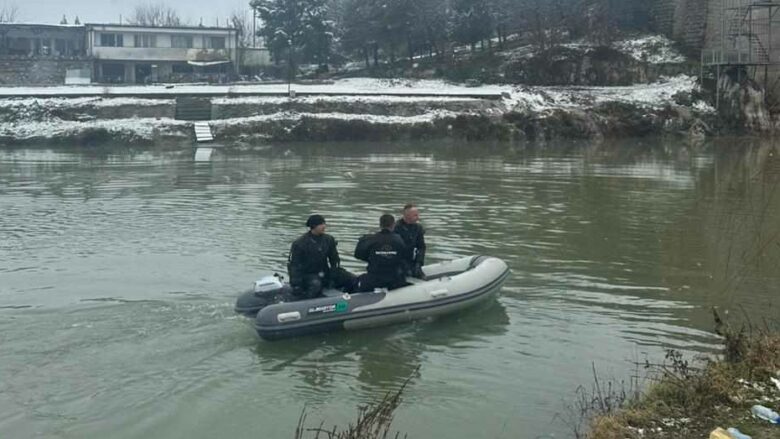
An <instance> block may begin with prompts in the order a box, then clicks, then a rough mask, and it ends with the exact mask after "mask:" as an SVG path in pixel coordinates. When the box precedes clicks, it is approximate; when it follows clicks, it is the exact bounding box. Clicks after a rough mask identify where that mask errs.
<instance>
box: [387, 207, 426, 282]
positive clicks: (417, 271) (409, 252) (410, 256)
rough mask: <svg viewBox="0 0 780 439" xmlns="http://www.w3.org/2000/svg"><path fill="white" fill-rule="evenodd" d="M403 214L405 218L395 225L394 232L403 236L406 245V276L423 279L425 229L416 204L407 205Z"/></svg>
mask: <svg viewBox="0 0 780 439" xmlns="http://www.w3.org/2000/svg"><path fill="white" fill-rule="evenodd" d="M403 214H404V216H403V218H401V219H399V220H398V222H397V223H395V229H394V230H393V231H394V232H395V233H397V234H398V235H399V236H401V239H403V241H404V244H405V245H406V252H405V253H404V270H405V272H404V274H405V275H406V276H412V277H416V278H419V279H422V278H423V277H424V274H423V271H422V267H423V265H425V229H423V226H422V225H421V224H420V211H419V210H417V206H415V205H414V204H407V205H406V206H404V210H403Z"/></svg>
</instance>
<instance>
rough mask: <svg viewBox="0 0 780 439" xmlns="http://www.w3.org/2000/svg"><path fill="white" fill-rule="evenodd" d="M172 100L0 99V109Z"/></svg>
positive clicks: (164, 102)
mask: <svg viewBox="0 0 780 439" xmlns="http://www.w3.org/2000/svg"><path fill="white" fill-rule="evenodd" d="M175 103H176V100H174V99H145V98H127V97H114V98H102V97H77V98H67V97H62V98H29V97H25V98H8V99H2V98H0V108H6V107H11V108H23V107H29V106H31V105H42V106H46V107H48V108H59V107H73V108H80V107H120V106H123V105H135V106H153V105H173V104H175Z"/></svg>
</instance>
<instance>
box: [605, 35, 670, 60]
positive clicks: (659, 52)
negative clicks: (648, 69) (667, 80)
mask: <svg viewBox="0 0 780 439" xmlns="http://www.w3.org/2000/svg"><path fill="white" fill-rule="evenodd" d="M612 46H613V47H614V48H615V49H617V50H619V51H621V52H623V53H626V54H628V55H631V56H632V57H633V58H634V59H636V60H639V61H645V62H649V63H650V64H679V63H684V62H685V56H683V55H682V54H681V53H680V52H678V51H677V50H676V49H675V48H674V46H673V43H672V41H671V40H669V39H668V38H666V37H664V36H661V35H649V36H645V37H641V38H635V39H630V40H623V41H617V42H615V43H613V44H612Z"/></svg>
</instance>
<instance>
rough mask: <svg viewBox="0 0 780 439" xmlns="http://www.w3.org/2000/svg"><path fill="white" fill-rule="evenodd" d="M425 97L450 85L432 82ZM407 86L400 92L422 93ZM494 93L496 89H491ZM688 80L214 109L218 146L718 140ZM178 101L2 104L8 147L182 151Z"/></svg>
mask: <svg viewBox="0 0 780 439" xmlns="http://www.w3.org/2000/svg"><path fill="white" fill-rule="evenodd" d="M424 85H425V87H428V88H431V87H432V86H439V87H442V88H444V87H447V86H449V84H447V83H443V82H439V83H432V82H430V81H429V82H425V83H424ZM416 86H419V84H417V83H414V82H412V81H409V83H403V84H400V85H398V87H399V88H401V87H403V89H412V90H414V89H415V88H414V87H416ZM492 87H495V86H492ZM695 87H696V85H695V81H694V80H693V78H690V77H687V76H681V77H678V78H674V79H669V80H664V81H662V82H658V83H654V84H644V85H636V86H627V87H590V88H586V87H580V88H572V87H568V88H567V87H531V86H521V87H520V86H518V87H514V88H510V87H506V88H504V89H501V90H500V91H501V93H502V94H503V98H502V99H478V98H469V97H462V96H447V95H445V94H442V96H391V95H381V94H377V95H374V96H343V95H335V96H308V97H298V98H287V97H268V96H266V97H263V96H243V97H227V96H226V97H220V98H210V99H207V100H206V109H207V110H206V111H207V115H208V114H209V113H208V112H209V111H210V116H211V120H209V121H208V123H209V125H210V126H211V128H212V132H213V134H214V138H215V141H216V142H218V143H220V144H222V145H224V146H231V145H233V144H240V145H244V146H246V145H254V144H264V143H267V142H274V141H277V142H278V141H314V142H316V141H334V140H335V141H341V140H344V141H351V140H376V141H386V140H405V139H448V138H451V139H468V140H501V141H540V140H554V139H566V138H577V139H588V138H608V137H635V136H650V135H670V134H671V135H685V136H694V137H703V136H706V135H715V134H719V131H718V129H717V127H718V126H719V123H718V120H717V117H718V116H717V113H716V112H715V111H714V109H713V108H712V107H711V106H709V105H708V104H706V103H705V102H703V101H702V100H701V98H700V96H697V95H696V93H695V90H694V89H695ZM176 113H177V108H176V100H174V99H148V98H126V97H121V98H83V97H81V98H10V99H0V143H3V144H34V143H67V144H85V145H100V144H110V143H123V144H139V145H151V146H157V147H171V148H178V147H181V146H185V145H192V144H193V142H194V140H195V139H194V130H193V124H194V122H193V121H186V120H177V119H175V115H176Z"/></svg>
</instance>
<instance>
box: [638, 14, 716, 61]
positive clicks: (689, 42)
mask: <svg viewBox="0 0 780 439" xmlns="http://www.w3.org/2000/svg"><path fill="white" fill-rule="evenodd" d="M652 1H653V7H652V11H653V22H654V24H655V28H656V29H657V30H658V32H660V33H662V34H664V35H666V36H667V37H669V38H671V39H673V40H675V41H677V42H678V43H680V44H681V45H682V47H683V48H684V49H686V50H687V51H688V52H689V55H697V54H698V53H699V51H701V49H702V48H703V47H704V43H705V39H706V36H707V29H708V24H709V19H710V17H709V15H708V14H709V11H710V10H711V9H713V8H715V6H716V3H717V4H719V3H718V1H719V0H652Z"/></svg>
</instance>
